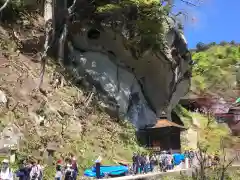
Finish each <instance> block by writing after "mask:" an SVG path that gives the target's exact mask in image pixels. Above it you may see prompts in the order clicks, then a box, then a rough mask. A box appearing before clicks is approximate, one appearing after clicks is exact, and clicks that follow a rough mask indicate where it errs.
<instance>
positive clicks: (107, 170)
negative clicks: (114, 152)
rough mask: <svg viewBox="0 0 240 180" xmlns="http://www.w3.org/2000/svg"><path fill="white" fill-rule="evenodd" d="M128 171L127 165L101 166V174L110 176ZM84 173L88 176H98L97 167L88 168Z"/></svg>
mask: <svg viewBox="0 0 240 180" xmlns="http://www.w3.org/2000/svg"><path fill="white" fill-rule="evenodd" d="M127 172H128V167H127V166H100V176H101V177H104V176H105V175H106V174H107V175H110V176H120V175H124V174H125V173H127ZM84 175H85V176H88V177H96V168H95V167H92V168H91V169H86V170H85V171H84Z"/></svg>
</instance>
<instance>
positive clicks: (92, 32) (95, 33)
mask: <svg viewBox="0 0 240 180" xmlns="http://www.w3.org/2000/svg"><path fill="white" fill-rule="evenodd" d="M100 34H101V33H100V31H99V30H97V29H93V28H92V29H89V31H88V33H87V37H88V39H92V40H93V39H99V37H100Z"/></svg>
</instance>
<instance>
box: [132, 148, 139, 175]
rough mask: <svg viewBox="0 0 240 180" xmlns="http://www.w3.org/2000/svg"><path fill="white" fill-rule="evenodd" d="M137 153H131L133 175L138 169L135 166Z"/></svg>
mask: <svg viewBox="0 0 240 180" xmlns="http://www.w3.org/2000/svg"><path fill="white" fill-rule="evenodd" d="M137 158H138V157H137V153H133V156H132V162H133V165H132V166H133V172H134V174H137V169H138V165H137Z"/></svg>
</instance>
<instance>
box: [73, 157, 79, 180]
mask: <svg viewBox="0 0 240 180" xmlns="http://www.w3.org/2000/svg"><path fill="white" fill-rule="evenodd" d="M72 169H73V180H76V179H77V175H78V164H77V159H76V158H75V157H72Z"/></svg>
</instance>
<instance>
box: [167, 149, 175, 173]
mask: <svg viewBox="0 0 240 180" xmlns="http://www.w3.org/2000/svg"><path fill="white" fill-rule="evenodd" d="M166 165H167V170H172V169H173V156H172V154H171V153H170V152H168V153H167V158H166Z"/></svg>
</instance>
